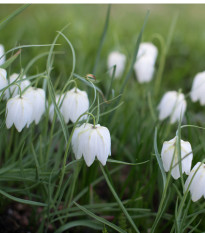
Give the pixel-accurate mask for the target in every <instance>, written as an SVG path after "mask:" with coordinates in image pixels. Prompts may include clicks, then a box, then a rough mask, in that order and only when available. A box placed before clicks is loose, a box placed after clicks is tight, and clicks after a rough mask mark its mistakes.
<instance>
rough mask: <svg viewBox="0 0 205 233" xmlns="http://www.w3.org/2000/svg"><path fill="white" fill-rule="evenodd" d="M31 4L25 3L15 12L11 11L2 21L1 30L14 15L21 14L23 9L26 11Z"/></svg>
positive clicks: (0, 23) (0, 22)
mask: <svg viewBox="0 0 205 233" xmlns="http://www.w3.org/2000/svg"><path fill="white" fill-rule="evenodd" d="M28 6H30V4H24V5H23V6H21V7H19V8H18V9H17V10H15V11H14V12H13V13H11V14H10V15H9V16H7V17H6V18H4V19H3V20H1V21H0V30H1V29H2V28H3V27H5V26H6V25H7V24H8V23H9V22H10V21H11V20H12V19H13V18H14V17H16V16H17V15H18V14H20V13H21V12H22V11H24V10H25V9H26V8H27V7H28Z"/></svg>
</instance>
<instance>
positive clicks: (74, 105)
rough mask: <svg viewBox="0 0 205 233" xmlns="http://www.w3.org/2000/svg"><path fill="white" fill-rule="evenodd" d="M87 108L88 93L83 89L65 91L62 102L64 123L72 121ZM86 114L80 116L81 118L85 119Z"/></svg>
mask: <svg viewBox="0 0 205 233" xmlns="http://www.w3.org/2000/svg"><path fill="white" fill-rule="evenodd" d="M88 108H89V100H88V95H87V93H86V92H85V91H81V90H79V89H78V88H73V89H72V90H70V91H68V92H67V93H65V98H64V101H63V104H62V114H63V117H64V120H65V122H66V123H68V122H69V121H70V120H71V121H72V122H73V123H74V122H76V120H77V119H78V117H79V116H80V115H82V114H83V113H84V112H86V111H87V110H88ZM86 118H87V115H84V116H82V118H81V120H83V119H86Z"/></svg>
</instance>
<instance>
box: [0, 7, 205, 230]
mask: <svg viewBox="0 0 205 233" xmlns="http://www.w3.org/2000/svg"><path fill="white" fill-rule="evenodd" d="M18 7H20V5H1V7H0V16H1V19H4V18H5V17H7V16H9V15H11V13H12V12H13V11H14V10H16V9H17V8H18ZM107 9H108V6H107V5H31V6H29V7H28V8H26V9H25V10H24V11H23V12H21V14H19V15H18V16H16V17H15V18H13V19H12V20H11V21H10V22H8V23H7V24H6V25H4V27H3V28H1V33H0V43H2V44H4V45H5V48H6V51H8V50H10V49H12V48H14V47H17V46H20V47H22V45H28V46H27V47H23V48H21V53H20V54H17V55H14V57H13V58H12V59H11V60H10V62H8V63H7V67H6V69H7V72H8V74H12V73H13V72H20V71H21V70H23V71H24V72H25V73H26V74H27V76H28V78H29V79H31V80H32V82H33V84H34V85H36V84H37V85H38V86H39V87H40V86H42V85H44V86H45V89H46V91H47V97H48V101H49V102H52V101H53V100H54V98H55V97H54V93H55V92H58V93H62V92H63V90H64V88H65V89H66V90H69V89H70V88H71V87H73V82H72V81H71V80H73V79H75V81H76V82H77V84H78V86H79V87H80V88H81V89H83V90H86V91H87V93H88V96H89V99H90V104H91V103H92V102H94V105H93V106H92V109H90V111H92V114H94V116H95V117H96V120H98V118H99V123H100V124H101V125H103V126H106V127H107V128H108V129H109V130H110V133H111V138H112V157H110V159H109V160H108V162H107V165H106V167H104V168H102V167H101V166H100V164H99V163H98V161H95V163H94V164H93V165H92V166H91V167H90V168H88V167H86V165H85V163H84V161H83V160H80V161H76V160H75V159H74V155H73V153H72V150H71V147H70V140H71V136H72V130H73V127H75V125H73V124H71V123H69V124H68V125H66V124H65V123H64V121H63V118H62V116H61V114H60V111H59V109H58V107H57V105H56V106H55V109H56V112H57V115H58V117H59V118H60V119H61V120H60V122H59V121H55V120H54V121H53V122H52V123H50V122H49V118H48V111H47V112H46V114H45V115H44V116H43V118H42V119H41V121H40V123H39V124H38V125H37V126H35V125H34V124H32V125H31V126H30V127H29V128H28V129H27V128H25V129H24V130H23V131H22V132H21V133H18V132H17V131H16V129H15V128H14V127H12V129H9V130H8V129H6V126H5V106H6V103H5V101H2V100H1V103H0V124H1V130H0V156H1V157H0V203H1V208H0V210H1V213H2V214H3V213H5V211H6V210H7V209H8V206H10V205H12V203H13V202H20V203H23V204H25V205H31V206H32V207H31V210H30V212H31V217H30V218H29V227H28V229H30V230H32V232H39V233H40V232H47V231H48V232H49V230H48V226H49V224H51V225H52V229H53V230H52V231H53V232H58V233H60V232H68V230H69V232H116V231H118V232H130V233H131V232H148V231H149V232H157V233H160V232H191V231H192V232H204V231H205V223H204V221H203V219H204V214H205V211H204V207H205V203H204V199H203V198H202V199H201V200H200V201H198V202H196V203H193V202H191V201H190V194H188V195H184V194H183V188H184V187H183V182H181V180H180V179H179V180H177V181H175V180H173V179H172V177H171V176H170V173H168V174H165V173H164V170H163V167H162V165H161V160H160V152H161V147H162V143H163V142H164V141H165V140H170V139H171V138H173V137H174V136H175V135H176V131H177V130H178V124H177V123H176V124H174V125H169V121H168V120H167V121H163V122H159V121H158V120H157V116H158V112H157V110H156V107H157V105H158V103H159V101H160V99H161V97H162V95H163V94H164V93H165V92H166V91H169V90H178V89H180V88H181V89H182V92H183V93H185V94H188V93H189V91H190V89H191V85H192V80H193V77H194V76H195V74H196V73H197V72H200V71H203V70H204V69H205V62H204V49H203V48H204V39H205V27H204V23H203V22H204V20H205V14H204V12H205V6H204V5H112V6H111V9H110V15H109V14H108V13H107ZM147 10H150V14H149V17H148V20H147V22H146V26H145V28H144V31H143V34H140V30H141V29H142V27H143V24H144V22H145V18H146V14H147ZM106 14H107V16H106ZM176 14H178V19H177V21H176V24H175V27H174V26H173V27H172V25H174V23H173V22H174V19H175V18H176ZM66 25H67V28H65V29H64V31H63V32H60V33H59V31H61V30H62V28H64V27H65V26H66ZM172 29H173V33H170V32H171V31H172ZM156 34H157V35H158V38H159V35H160V37H161V38H162V40H163V41H164V44H165V45H166V46H167V47H166V48H165V50H164V51H166V53H165V55H166V57H164V58H163V57H161V54H162V50H161V49H159V56H158V60H157V65H156V68H157V72H159V69H161V71H160V72H161V74H160V73H157V72H156V75H155V77H154V79H153V81H152V82H150V83H148V84H139V83H138V82H137V81H136V78H135V75H134V72H133V71H132V68H131V67H132V63H133V61H134V60H133V58H134V57H135V55H136V53H137V50H138V46H139V42H140V39H141V38H140V35H142V41H152V42H153V43H155V44H156V45H157V46H158V48H160V41H159V40H158V39H156ZM171 34H172V35H171ZM54 44H57V45H54ZM34 45H36V46H34ZM113 49H118V50H120V51H122V52H123V53H125V54H126V56H127V58H128V63H127V66H126V70H125V73H124V75H123V78H122V79H120V80H112V79H111V78H110V77H109V76H108V72H107V67H106V62H107V56H108V54H109V52H110V51H112V50H113ZM166 49H167V50H166ZM17 51H18V49H16V50H15V51H12V52H11V53H9V54H8V55H7V58H9V57H10V56H12V54H15V53H16V52H17ZM163 62H164V65H163ZM160 67H161V68H160ZM92 72H93V73H94V74H95V76H96V79H97V81H96V82H93V83H90V82H89V81H88V80H86V79H85V76H86V74H89V73H92ZM160 75H161V78H162V79H161V82H159V83H158V84H157V81H156V80H157V77H159V76H160ZM158 80H160V79H158ZM93 84H94V85H95V88H93ZM156 86H158V87H159V89H158V90H157V91H156ZM112 90H113V91H114V95H113V92H112ZM103 95H104V96H106V98H107V99H108V100H110V101H108V102H107V101H105V99H104V97H103ZM119 95H121V96H120V97H118V96H119ZM98 100H99V103H98ZM187 104H188V107H187V111H186V116H185V120H184V121H183V122H182V125H183V124H187V125H195V126H201V127H203V126H204V119H205V113H204V109H203V107H201V106H200V105H199V104H198V103H192V102H191V100H190V98H189V97H188V96H187ZM90 121H91V122H92V118H91V117H90ZM179 132H180V131H179ZM180 134H181V135H180V137H181V138H182V139H183V140H188V141H189V142H190V143H191V145H192V148H193V153H194V159H193V163H192V164H193V165H194V164H195V163H196V162H198V161H202V160H203V159H204V153H205V143H204V138H205V132H204V130H202V129H199V128H194V127H184V128H182V129H181V132H180ZM127 163H128V165H127ZM193 165H192V167H193ZM185 179H186V175H184V177H183V180H185ZM39 207H41V212H40V213H39Z"/></svg>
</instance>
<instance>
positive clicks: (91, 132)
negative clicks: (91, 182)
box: [72, 123, 111, 167]
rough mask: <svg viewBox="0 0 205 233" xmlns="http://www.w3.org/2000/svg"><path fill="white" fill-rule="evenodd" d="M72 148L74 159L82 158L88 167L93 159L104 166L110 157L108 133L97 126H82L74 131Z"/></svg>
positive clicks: (103, 128) (104, 128) (105, 129)
mask: <svg viewBox="0 0 205 233" xmlns="http://www.w3.org/2000/svg"><path fill="white" fill-rule="evenodd" d="M72 148H73V152H74V154H75V157H76V159H80V158H81V157H82V156H83V158H84V160H85V163H86V165H87V166H88V167H90V166H91V165H92V163H93V162H94V160H95V157H97V159H98V160H99V161H100V162H101V164H102V165H103V166H104V165H105V164H106V162H107V159H108V156H109V155H111V138H110V132H109V130H108V129H107V128H106V127H103V126H100V125H99V124H97V125H95V126H94V125H93V124H89V123H87V124H86V123H85V124H82V125H81V126H79V127H76V128H75V130H74V133H73V137H72Z"/></svg>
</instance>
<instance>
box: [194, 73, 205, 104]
mask: <svg viewBox="0 0 205 233" xmlns="http://www.w3.org/2000/svg"><path fill="white" fill-rule="evenodd" d="M191 99H192V101H193V102H196V101H198V100H199V101H200V104H201V105H205V71H204V72H200V73H198V74H197V75H196V76H195V78H194V81H193V84H192V90H191Z"/></svg>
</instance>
